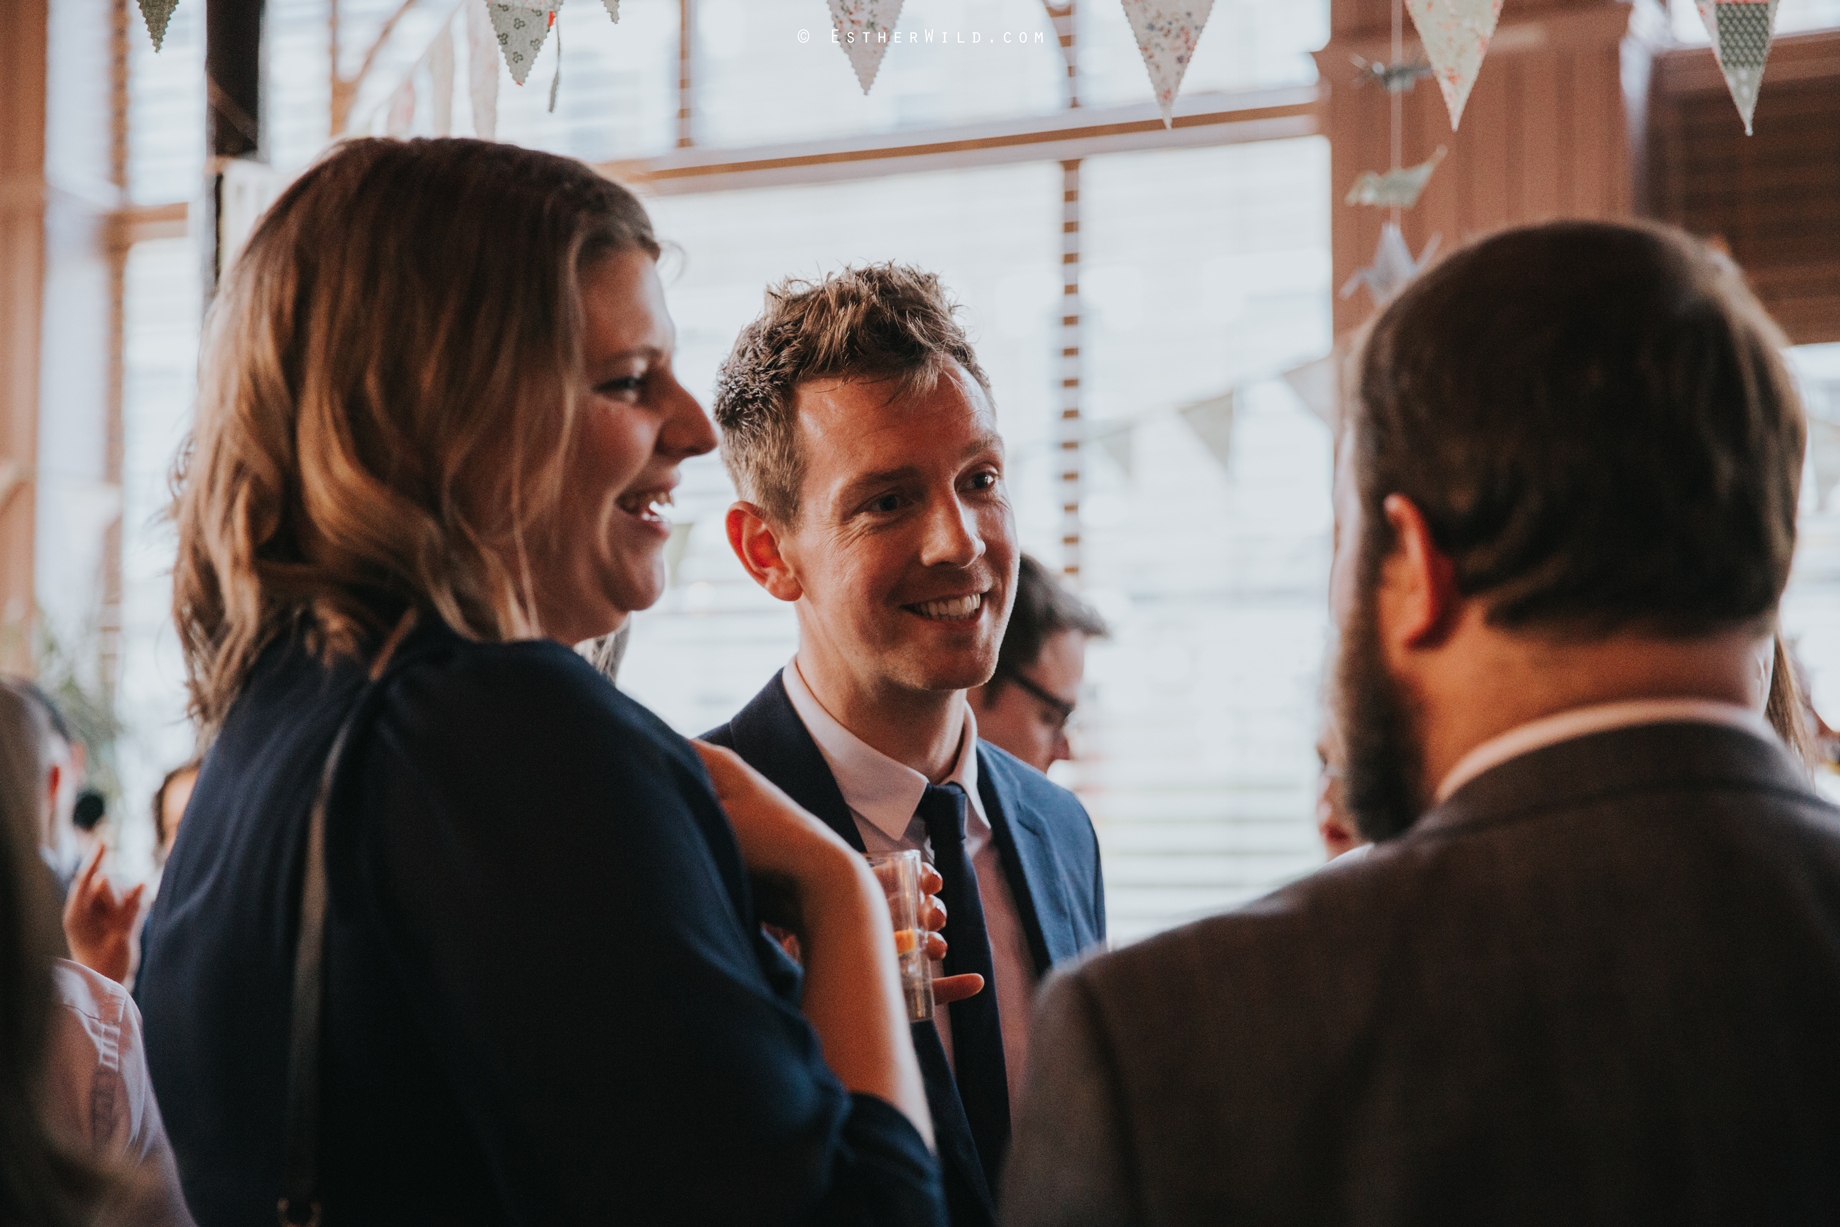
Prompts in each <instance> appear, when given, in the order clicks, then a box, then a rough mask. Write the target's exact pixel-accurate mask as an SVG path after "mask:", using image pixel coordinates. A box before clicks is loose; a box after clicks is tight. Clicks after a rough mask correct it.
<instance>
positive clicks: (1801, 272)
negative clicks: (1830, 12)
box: [1648, 31, 1840, 344]
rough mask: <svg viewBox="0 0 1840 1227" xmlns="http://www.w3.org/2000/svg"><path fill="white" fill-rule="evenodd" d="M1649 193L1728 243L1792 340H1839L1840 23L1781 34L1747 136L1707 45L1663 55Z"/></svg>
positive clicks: (1653, 111)
mask: <svg viewBox="0 0 1840 1227" xmlns="http://www.w3.org/2000/svg"><path fill="white" fill-rule="evenodd" d="M1648 191H1649V200H1650V204H1651V207H1652V209H1653V211H1654V213H1655V215H1656V216H1657V217H1660V218H1663V219H1665V220H1667V221H1670V222H1673V223H1675V224H1677V225H1680V226H1683V227H1685V228H1686V229H1688V230H1690V231H1692V232H1694V233H1695V234H1700V235H1705V236H1708V237H1714V238H1718V239H1720V240H1722V241H1723V242H1724V243H1725V244H1726V246H1728V247H1729V248H1730V250H1731V253H1732V255H1733V257H1734V258H1736V259H1737V261H1738V263H1739V264H1741V265H1742V266H1743V267H1744V269H1745V271H1746V272H1747V273H1749V274H1750V278H1751V282H1752V284H1753V286H1754V287H1755V288H1756V290H1757V294H1758V297H1760V298H1761V299H1762V300H1763V302H1764V305H1765V306H1767V307H1769V309H1770V311H1771V312H1772V313H1773V314H1774V315H1775V316H1776V318H1777V320H1778V322H1780V323H1781V324H1782V326H1783V327H1784V328H1785V329H1786V330H1787V331H1788V333H1789V336H1790V339H1791V340H1793V341H1795V342H1797V343H1798V344H1813V343H1817V342H1825V341H1840V31H1824V32H1821V33H1817V34H1806V35H1795V36H1789V37H1784V38H1779V39H1777V41H1776V46H1775V47H1774V48H1773V50H1772V52H1771V56H1770V66H1769V69H1768V71H1767V72H1766V73H1765V75H1764V82H1763V92H1762V93H1761V94H1760V95H1759V97H1758V100H1757V115H1756V135H1755V136H1751V137H1746V136H1745V135H1744V127H1743V124H1742V123H1741V122H1740V121H1739V119H1738V115H1737V111H1736V109H1735V108H1734V107H1733V106H1732V102H1731V97H1730V95H1729V94H1728V93H1727V91H1726V88H1725V83H1724V81H1723V79H1722V78H1721V77H1720V76H1719V75H1718V70H1717V68H1716V66H1715V65H1714V63H1713V60H1712V53H1711V51H1710V50H1709V49H1706V48H1694V49H1691V50H1685V49H1683V50H1678V51H1670V52H1667V53H1665V54H1664V55H1662V56H1660V57H1659V58H1658V59H1657V61H1656V65H1655V83H1654V94H1653V98H1652V100H1651V104H1650V112H1649V177H1648Z"/></svg>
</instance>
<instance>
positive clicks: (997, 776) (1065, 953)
mask: <svg viewBox="0 0 1840 1227" xmlns="http://www.w3.org/2000/svg"><path fill="white" fill-rule="evenodd" d="M978 796H979V798H980V799H981V800H982V801H983V802H984V816H985V817H987V818H989V819H990V830H991V837H992V839H993V840H995V842H996V845H997V854H998V856H999V857H1000V858H1001V860H1002V862H1003V874H1004V876H1005V877H1006V878H1008V879H1009V893H1010V897H1011V898H1013V899H1014V900H1015V901H1016V915H1017V918H1018V919H1019V920H1021V921H1022V929H1023V932H1024V933H1025V934H1026V935H1027V936H1028V939H1029V955H1030V957H1032V958H1033V959H1034V960H1035V974H1036V976H1037V977H1040V976H1045V975H1047V974H1048V970H1049V969H1050V968H1051V967H1053V966H1054V964H1055V963H1057V962H1059V961H1060V960H1062V959H1064V958H1069V957H1071V956H1072V955H1074V954H1076V953H1078V952H1079V942H1078V940H1077V938H1076V936H1075V934H1074V932H1073V928H1072V925H1071V923H1070V922H1069V918H1068V917H1066V916H1065V910H1066V909H1065V906H1064V901H1063V900H1062V899H1061V898H1060V893H1061V880H1060V874H1059V873H1058V872H1056V870H1055V863H1054V852H1053V849H1052V848H1051V847H1050V846H1049V844H1048V840H1047V839H1046V837H1045V836H1043V835H1042V833H1041V832H1040V831H1038V830H1036V829H1035V828H1034V827H1032V826H1031V825H1030V819H1032V818H1033V817H1034V815H1032V814H1029V813H1028V812H1027V811H1026V810H1025V809H1024V807H1023V806H1022V805H1021V804H1020V802H1019V798H1018V797H1017V795H1016V789H1015V788H1014V787H1013V786H1012V781H1011V780H1010V778H1009V775H1008V774H1007V773H1006V772H1004V771H1003V769H1002V764H1000V763H999V762H998V761H997V759H996V756H995V755H992V754H987V753H985V751H984V746H983V743H982V742H980V743H979V744H978ZM1044 913H1045V915H1046V918H1047V921H1048V923H1046V924H1044V923H1043V918H1044Z"/></svg>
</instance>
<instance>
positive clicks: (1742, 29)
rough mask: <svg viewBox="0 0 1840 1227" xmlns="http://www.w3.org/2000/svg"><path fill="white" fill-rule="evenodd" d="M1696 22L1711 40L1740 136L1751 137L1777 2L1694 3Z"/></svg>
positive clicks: (1726, 0)
mask: <svg viewBox="0 0 1840 1227" xmlns="http://www.w3.org/2000/svg"><path fill="white" fill-rule="evenodd" d="M1697 2H1698V5H1699V19H1700V20H1701V21H1703V22H1705V23H1706V33H1707V34H1708V35H1710V36H1711V38H1712V54H1713V56H1714V58H1716V59H1717V60H1718V62H1719V71H1720V72H1722V73H1724V74H1725V84H1726V86H1727V87H1728V88H1729V89H1730V90H1731V100H1732V101H1733V102H1734V103H1736V104H1737V107H1738V114H1739V116H1740V117H1742V118H1743V120H1744V135H1746V136H1749V135H1751V116H1753V115H1754V114H1756V112H1757V91H1758V89H1759V88H1761V87H1762V85H1763V66H1764V63H1765V61H1767V60H1768V59H1769V58H1770V40H1771V39H1772V38H1774V37H1775V34H1776V5H1777V3H1778V0H1697Z"/></svg>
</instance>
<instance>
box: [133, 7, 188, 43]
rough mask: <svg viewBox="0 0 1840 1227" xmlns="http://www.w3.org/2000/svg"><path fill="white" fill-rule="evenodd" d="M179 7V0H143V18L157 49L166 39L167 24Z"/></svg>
mask: <svg viewBox="0 0 1840 1227" xmlns="http://www.w3.org/2000/svg"><path fill="white" fill-rule="evenodd" d="M178 7H179V0H141V18H142V19H143V20H144V21H146V23H147V36H148V37H149V38H151V39H153V49H154V50H155V51H158V50H159V49H160V44H161V43H164V42H165V41H166V25H167V23H168V22H170V21H171V20H172V15H173V10H174V9H176V8H178Z"/></svg>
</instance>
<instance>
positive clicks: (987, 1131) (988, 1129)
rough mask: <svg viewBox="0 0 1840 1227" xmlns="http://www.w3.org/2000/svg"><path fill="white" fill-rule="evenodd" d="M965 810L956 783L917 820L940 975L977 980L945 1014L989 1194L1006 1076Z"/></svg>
mask: <svg viewBox="0 0 1840 1227" xmlns="http://www.w3.org/2000/svg"><path fill="white" fill-rule="evenodd" d="M965 806H966V798H965V790H964V789H962V788H960V787H959V786H958V785H957V784H946V785H944V786H942V787H933V786H931V785H929V786H928V787H927V790H926V795H925V796H923V797H921V798H920V810H919V817H920V819H921V821H923V822H925V823H926V834H927V838H928V839H930V840H931V841H932V843H933V867H934V868H935V869H937V870H939V876H940V877H941V878H944V879H945V886H944V888H943V889H941V890H940V892H939V897H940V900H941V901H942V902H944V904H945V905H946V928H945V939H946V974H947V975H948V976H957V975H964V974H966V973H968V972H976V973H977V974H978V975H980V976H983V977H984V991H983V992H981V993H979V994H978V995H977V996H975V997H969V998H967V999H965V1000H964V1001H955V1002H953V1003H952V1004H951V1006H950V1007H949V1010H948V1013H949V1014H950V1015H951V1018H952V1064H953V1069H954V1072H955V1073H956V1074H957V1080H958V1097H959V1099H960V1100H961V1101H963V1103H964V1105H965V1117H966V1119H967V1120H968V1121H969V1122H970V1124H971V1136H972V1138H973V1139H974V1140H975V1141H976V1142H977V1148H978V1159H979V1161H980V1162H981V1163H982V1165H983V1168H984V1176H985V1179H986V1180H988V1181H989V1183H990V1188H991V1191H992V1192H995V1191H996V1187H997V1173H998V1172H1000V1171H1001V1170H1002V1168H1003V1155H1004V1153H1005V1152H1006V1151H1007V1150H1008V1149H1009V1074H1008V1071H1007V1069H1006V1068H1005V1066H1004V1063H1003V1024H1002V1019H1001V1018H1000V1017H999V1016H998V1014H997V977H996V968H995V966H994V964H993V963H992V961H991V957H990V934H989V933H988V932H987V931H986V930H985V928H984V901H983V900H982V899H981V898H979V897H978V880H977V871H976V870H975V869H973V868H972V867H971V857H970V856H969V855H967V854H966V852H965Z"/></svg>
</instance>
